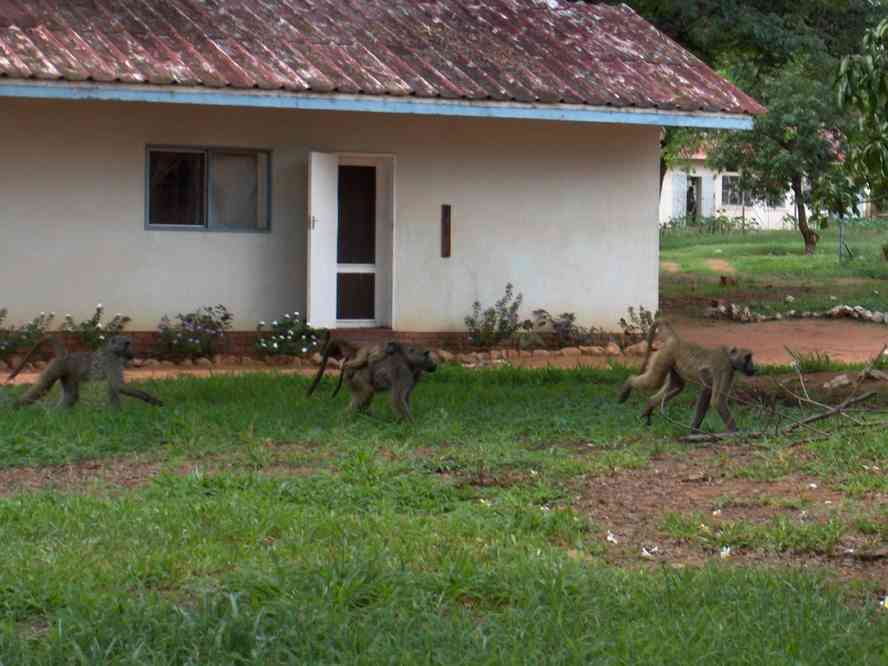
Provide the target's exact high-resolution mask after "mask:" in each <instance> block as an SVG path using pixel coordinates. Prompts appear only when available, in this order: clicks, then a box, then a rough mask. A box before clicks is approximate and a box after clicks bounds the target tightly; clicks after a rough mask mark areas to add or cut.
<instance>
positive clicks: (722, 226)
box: [660, 210, 759, 234]
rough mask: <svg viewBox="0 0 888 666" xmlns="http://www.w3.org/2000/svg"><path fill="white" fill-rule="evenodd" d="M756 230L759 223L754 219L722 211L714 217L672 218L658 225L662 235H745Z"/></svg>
mask: <svg viewBox="0 0 888 666" xmlns="http://www.w3.org/2000/svg"><path fill="white" fill-rule="evenodd" d="M758 229H759V223H758V220H756V219H755V218H753V217H746V218H744V217H742V216H732V215H727V214H726V213H725V212H724V211H723V210H719V211H716V214H715V215H707V216H705V217H699V218H695V217H691V216H681V217H673V218H670V219H669V220H668V221H667V222H665V223H664V224H662V225H660V231H661V232H663V233H671V232H675V231H693V232H696V233H699V234H732V233H741V234H745V233H746V232H748V231H757V230H758Z"/></svg>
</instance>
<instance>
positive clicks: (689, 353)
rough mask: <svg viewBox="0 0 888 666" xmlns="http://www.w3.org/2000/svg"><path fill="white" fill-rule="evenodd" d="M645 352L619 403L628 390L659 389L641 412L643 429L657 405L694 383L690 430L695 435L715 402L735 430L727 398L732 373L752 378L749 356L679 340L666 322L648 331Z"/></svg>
mask: <svg viewBox="0 0 888 666" xmlns="http://www.w3.org/2000/svg"><path fill="white" fill-rule="evenodd" d="M658 327H661V328H662V329H663V330H664V332H665V334H666V335H665V340H664V341H663V343H662V345H661V346H660V347H659V349H658V350H657V352H656V353H655V354H654V355H653V357H652V356H651V346H652V344H653V341H654V336H655V335H656V332H657V328H658ZM647 343H648V345H647V346H648V349H647V353H646V354H645V357H644V362H643V363H642V367H641V374H639V375H636V376H634V377H630V378H629V379H627V380H626V382H625V383H624V384H623V388H622V390H621V391H620V396H619V401H620V402H625V401H626V400H627V399H628V398H629V394H630V393H631V392H632V389H634V388H638V389H648V390H653V389H659V390H658V391H657V392H656V393H655V394H654V395H653V396H652V397H651V398H650V400H648V403H647V405H646V407H645V409H644V411H643V412H642V416H643V417H644V419H645V422H646V423H647V425H650V424H651V413H652V412H653V411H654V408H655V407H656V406H657V405H658V404H659V405H662V407H665V406H666V403H667V402H669V401H670V400H672V399H673V398H674V397H675V396H677V395H678V394H679V393H681V392H682V390H684V387H685V384H686V383H687V382H698V383H699V384H700V386H701V389H700V395H699V396H698V397H697V405H696V411H695V412H694V422H693V424H692V426H691V428H692V429H693V430H694V431H698V430H699V428H700V424H701V423H703V419H704V418H705V416H706V412H707V411H709V404H710V402H711V401H713V400H714V401H715V408H716V409H717V410H718V414H719V416H721V418H722V421H724V423H725V427H726V428H727V429H728V431H730V432H734V431H735V430H737V425H736V423H735V422H734V417H733V416H731V411H730V410H729V409H728V398H729V396H730V393H731V386H732V385H733V382H734V372H735V371H736V370H740V371H741V372H743V373H744V374H745V375H749V376H751V375H754V374H755V366H754V365H753V363H752V352H751V351H749V350H748V349H738V348H737V347H730V348H728V347H718V348H715V349H708V348H706V347H701V346H700V345H697V344H694V343H692V342H686V341H684V340H682V339H681V338H679V337H678V336H677V335H676V334H675V331H674V330H672V327H671V326H670V325H669V323H668V322H665V321H662V320H657V321H655V322H654V323H653V324H652V325H651V328H650V330H649V331H648V336H647Z"/></svg>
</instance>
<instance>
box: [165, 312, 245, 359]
mask: <svg viewBox="0 0 888 666" xmlns="http://www.w3.org/2000/svg"><path fill="white" fill-rule="evenodd" d="M233 319H234V315H232V314H231V312H229V311H228V309H227V308H226V307H225V306H224V305H216V306H209V305H208V306H205V307H202V308H198V309H197V310H194V311H193V312H189V313H187V314H181V313H180V314H178V315H176V321H175V322H173V321H171V320H170V318H169V317H168V316H167V315H164V316H163V318H162V319H161V320H160V323H159V324H158V331H159V333H160V347H161V354H162V355H166V356H172V357H186V358H197V357H201V356H204V357H210V356H212V355H213V354H216V353H218V352H219V351H220V350H221V343H222V340H223V338H224V337H225V332H226V331H228V330H229V329H230V328H231V322H232V320H233Z"/></svg>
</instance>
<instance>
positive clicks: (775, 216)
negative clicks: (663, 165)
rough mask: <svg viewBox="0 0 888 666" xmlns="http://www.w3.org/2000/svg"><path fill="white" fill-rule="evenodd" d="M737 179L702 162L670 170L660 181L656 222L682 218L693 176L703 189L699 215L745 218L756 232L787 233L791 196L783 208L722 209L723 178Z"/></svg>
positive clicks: (758, 206)
mask: <svg viewBox="0 0 888 666" xmlns="http://www.w3.org/2000/svg"><path fill="white" fill-rule="evenodd" d="M724 175H736V174H723V173H721V172H716V171H714V170H713V169H711V168H710V167H708V166H706V164H705V162H704V161H703V160H690V161H689V162H688V164H687V166H685V167H682V168H677V169H669V170H668V171H667V172H666V176H665V177H664V179H663V192H662V195H661V197H660V206H659V219H660V223H661V224H665V223H666V222H668V221H669V220H671V219H673V218H678V217H682V216H683V215H684V214H685V196H686V183H685V179H686V178H689V177H693V176H698V177H700V182H701V184H702V186H703V197H702V201H701V202H700V205H701V208H700V212H701V215H703V216H704V217H709V216H712V215H716V214H724V215H727V216H728V217H744V216H745V218H746V219H747V220H749V221H755V222H756V224H757V225H758V228H759V229H786V228H788V227H787V225H786V223H785V222H784V219H783V218H784V216H785V215H792V216H795V207H794V206H793V203H792V201H793V199H792V193H791V192H787V193H786V197H785V200H784V201H785V204H786V205H784V206H768V205H765V204H764V203H762V202H760V201H757V202H755V203H754V204H753V205H752V206H746V207H745V208H744V207H743V206H731V205H725V204H724V202H723V201H722V182H721V179H722V176H724Z"/></svg>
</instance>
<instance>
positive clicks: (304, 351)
mask: <svg viewBox="0 0 888 666" xmlns="http://www.w3.org/2000/svg"><path fill="white" fill-rule="evenodd" d="M256 332H257V333H258V334H259V335H258V337H257V338H256V351H258V352H259V353H260V354H264V355H267V356H308V355H310V354H313V353H314V352H316V351H317V350H318V348H319V347H320V344H321V336H322V335H323V332H324V331H323V330H321V329H315V328H312V327H311V326H309V325H308V321H307V320H306V319H305V317H303V316H302V315H301V314H300V313H299V312H294V313H292V314H290V313H287V314H285V315H284V316H283V317H281V318H280V319H275V320H274V321H272V322H271V326H270V327H269V328H268V330H266V323H265V322H264V321H260V322H259V324H258V325H257V326H256Z"/></svg>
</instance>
